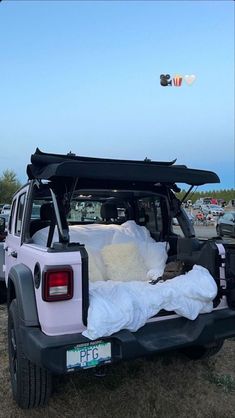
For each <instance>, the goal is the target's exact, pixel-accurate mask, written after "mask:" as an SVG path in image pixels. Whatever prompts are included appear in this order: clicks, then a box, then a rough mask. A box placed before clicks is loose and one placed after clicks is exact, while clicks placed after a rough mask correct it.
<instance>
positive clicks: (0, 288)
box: [0, 281, 7, 305]
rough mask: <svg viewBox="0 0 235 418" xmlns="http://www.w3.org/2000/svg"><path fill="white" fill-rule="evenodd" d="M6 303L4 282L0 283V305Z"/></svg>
mask: <svg viewBox="0 0 235 418" xmlns="http://www.w3.org/2000/svg"><path fill="white" fill-rule="evenodd" d="M6 301H7V288H6V285H5V282H2V281H0V305H2V304H3V303H6Z"/></svg>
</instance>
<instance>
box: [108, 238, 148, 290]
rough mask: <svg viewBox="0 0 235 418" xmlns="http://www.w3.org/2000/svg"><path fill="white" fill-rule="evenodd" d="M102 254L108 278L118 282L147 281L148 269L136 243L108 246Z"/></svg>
mask: <svg viewBox="0 0 235 418" xmlns="http://www.w3.org/2000/svg"><path fill="white" fill-rule="evenodd" d="M101 254H102V257H103V260H104V264H105V267H106V274H107V278H108V279H110V280H117V281H123V282H126V281H132V280H138V281H140V280H147V268H146V266H145V262H144V259H143V257H142V256H141V254H140V252H139V249H138V247H137V245H135V244H134V243H124V244H111V245H106V246H105V247H104V248H103V249H102V250H101Z"/></svg>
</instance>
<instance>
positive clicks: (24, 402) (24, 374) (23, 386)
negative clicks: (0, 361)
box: [8, 299, 52, 409]
mask: <svg viewBox="0 0 235 418" xmlns="http://www.w3.org/2000/svg"><path fill="white" fill-rule="evenodd" d="M8 354H9V366H10V377H11V386H12V392H13V398H14V399H15V401H16V402H17V404H18V405H19V406H20V407H21V408H23V409H29V408H35V407H37V406H43V405H46V404H47V402H48V400H49V397H50V394H51V385H52V379H51V374H50V373H49V372H48V371H47V370H44V369H42V368H40V367H39V366H36V365H35V364H33V363H32V362H31V361H30V360H28V359H27V358H26V357H25V355H24V346H23V341H22V339H21V335H20V331H19V316H18V306H17V301H16V299H14V300H13V301H12V302H11V305H10V308H9V312H8Z"/></svg>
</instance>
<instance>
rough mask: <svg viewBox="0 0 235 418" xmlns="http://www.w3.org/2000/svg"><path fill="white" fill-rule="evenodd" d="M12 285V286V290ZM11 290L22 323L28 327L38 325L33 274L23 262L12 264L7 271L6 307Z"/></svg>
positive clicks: (9, 300)
mask: <svg viewBox="0 0 235 418" xmlns="http://www.w3.org/2000/svg"><path fill="white" fill-rule="evenodd" d="M12 286H14V290H13V289H12ZM12 291H13V294H14V295H15V298H16V300H17V305H18V309H19V316H20V319H21V320H22V322H23V324H24V325H25V326H28V327H29V326H39V320H38V312H37V305H36V298H35V289H34V282H33V275H32V272H31V270H30V269H29V268H28V267H27V266H26V265H24V264H18V265H16V266H13V267H12V268H11V269H10V271H9V275H8V284H7V300H8V307H9V305H10V303H11V301H12V299H13V297H12Z"/></svg>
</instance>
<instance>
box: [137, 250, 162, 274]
mask: <svg viewBox="0 0 235 418" xmlns="http://www.w3.org/2000/svg"><path fill="white" fill-rule="evenodd" d="M168 248H169V246H168V244H167V243H166V242H147V243H143V244H142V245H141V244H140V245H139V249H140V252H141V255H142V257H143V258H144V261H145V264H146V266H147V269H148V270H150V269H154V270H158V271H159V275H160V276H161V275H162V274H163V272H164V269H165V265H166V261H167V257H168V255H167V251H168Z"/></svg>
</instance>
